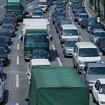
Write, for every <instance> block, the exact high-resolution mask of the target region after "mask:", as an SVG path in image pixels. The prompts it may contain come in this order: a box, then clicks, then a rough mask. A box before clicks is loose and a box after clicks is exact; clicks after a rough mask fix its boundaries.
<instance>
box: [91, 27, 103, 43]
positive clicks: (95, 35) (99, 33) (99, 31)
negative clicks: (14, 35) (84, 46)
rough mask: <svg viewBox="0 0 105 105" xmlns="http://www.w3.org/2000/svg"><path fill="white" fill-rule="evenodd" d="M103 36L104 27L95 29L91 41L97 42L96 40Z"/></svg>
mask: <svg viewBox="0 0 105 105" xmlns="http://www.w3.org/2000/svg"><path fill="white" fill-rule="evenodd" d="M103 37H105V31H104V30H103V29H94V30H93V33H92V35H90V41H91V42H93V43H94V44H96V41H97V40H98V39H99V38H103Z"/></svg>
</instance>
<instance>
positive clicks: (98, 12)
mask: <svg viewBox="0 0 105 105" xmlns="http://www.w3.org/2000/svg"><path fill="white" fill-rule="evenodd" d="M98 16H99V17H100V1H99V0H98Z"/></svg>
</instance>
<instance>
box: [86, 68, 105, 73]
mask: <svg viewBox="0 0 105 105" xmlns="http://www.w3.org/2000/svg"><path fill="white" fill-rule="evenodd" d="M88 74H90V75H105V67H90V68H89V71H88Z"/></svg>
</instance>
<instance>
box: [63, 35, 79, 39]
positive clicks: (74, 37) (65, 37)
mask: <svg viewBox="0 0 105 105" xmlns="http://www.w3.org/2000/svg"><path fill="white" fill-rule="evenodd" d="M62 38H64V39H68V38H70V39H71V38H73V39H78V38H79V36H78V35H75V36H62Z"/></svg>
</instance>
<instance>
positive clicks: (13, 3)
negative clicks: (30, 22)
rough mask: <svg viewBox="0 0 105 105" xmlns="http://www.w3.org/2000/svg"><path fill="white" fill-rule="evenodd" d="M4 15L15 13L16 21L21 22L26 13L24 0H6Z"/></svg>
mask: <svg viewBox="0 0 105 105" xmlns="http://www.w3.org/2000/svg"><path fill="white" fill-rule="evenodd" d="M5 7H6V13H15V14H16V15H17V16H18V20H21V21H22V20H23V17H24V16H25V13H26V0H7V4H6V6H5Z"/></svg>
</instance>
